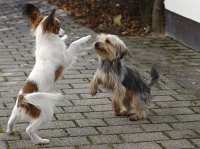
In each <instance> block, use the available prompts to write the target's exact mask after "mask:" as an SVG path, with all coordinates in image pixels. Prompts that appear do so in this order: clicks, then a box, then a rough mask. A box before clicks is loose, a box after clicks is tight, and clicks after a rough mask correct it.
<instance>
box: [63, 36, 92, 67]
mask: <svg viewBox="0 0 200 149" xmlns="http://www.w3.org/2000/svg"><path fill="white" fill-rule="evenodd" d="M90 38H91V35H88V36H85V37H82V38H80V39H78V40H76V41H74V42H72V43H71V44H70V45H69V47H68V49H67V50H66V68H67V67H70V66H71V65H72V64H73V63H74V62H75V61H76V59H77V57H78V56H79V55H81V54H83V53H85V52H86V51H87V50H88V49H90V47H89V46H88V41H89V40H90Z"/></svg>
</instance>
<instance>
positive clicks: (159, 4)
mask: <svg viewBox="0 0 200 149" xmlns="http://www.w3.org/2000/svg"><path fill="white" fill-rule="evenodd" d="M163 3H164V0H154V4H153V12H152V31H153V32H155V33H162V32H163V31H164V23H163V12H164V4H163Z"/></svg>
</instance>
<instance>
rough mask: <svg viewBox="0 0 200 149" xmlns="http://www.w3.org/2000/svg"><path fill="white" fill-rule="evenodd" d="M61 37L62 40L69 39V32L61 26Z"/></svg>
mask: <svg viewBox="0 0 200 149" xmlns="http://www.w3.org/2000/svg"><path fill="white" fill-rule="evenodd" d="M58 35H59V37H61V39H62V40H66V39H68V36H67V34H66V33H65V31H64V30H63V29H61V28H60V30H59V33H58Z"/></svg>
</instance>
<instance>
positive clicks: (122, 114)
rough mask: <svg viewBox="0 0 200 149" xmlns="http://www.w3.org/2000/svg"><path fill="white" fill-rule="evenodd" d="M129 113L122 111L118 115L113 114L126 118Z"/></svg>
mask: <svg viewBox="0 0 200 149" xmlns="http://www.w3.org/2000/svg"><path fill="white" fill-rule="evenodd" d="M128 114H129V112H128V111H126V110H125V111H122V112H119V113H115V115H116V116H128Z"/></svg>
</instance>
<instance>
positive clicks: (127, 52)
mask: <svg viewBox="0 0 200 149" xmlns="http://www.w3.org/2000/svg"><path fill="white" fill-rule="evenodd" d="M126 55H129V49H128V48H126V49H125V50H124V51H123V52H122V53H121V56H120V58H121V59H122V58H124V56H126Z"/></svg>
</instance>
